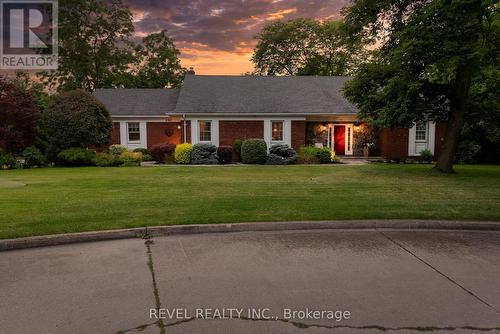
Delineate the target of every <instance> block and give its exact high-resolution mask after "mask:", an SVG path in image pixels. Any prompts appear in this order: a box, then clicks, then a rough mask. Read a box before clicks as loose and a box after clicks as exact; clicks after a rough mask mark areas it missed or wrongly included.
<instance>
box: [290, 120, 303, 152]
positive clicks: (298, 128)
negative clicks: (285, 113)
mask: <svg viewBox="0 0 500 334" xmlns="http://www.w3.org/2000/svg"><path fill="white" fill-rule="evenodd" d="M305 144H306V122H304V121H292V147H293V149H294V150H296V151H298V150H299V149H300V147H301V146H304V145H305Z"/></svg>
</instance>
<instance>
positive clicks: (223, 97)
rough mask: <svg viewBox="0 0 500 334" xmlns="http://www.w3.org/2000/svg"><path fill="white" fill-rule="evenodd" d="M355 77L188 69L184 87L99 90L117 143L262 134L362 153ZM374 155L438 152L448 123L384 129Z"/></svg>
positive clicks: (271, 140)
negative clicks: (347, 86)
mask: <svg viewBox="0 0 500 334" xmlns="http://www.w3.org/2000/svg"><path fill="white" fill-rule="evenodd" d="M347 80H349V78H348V77H313V76H296V77H271V76H268V77H266V76H198V75H188V76H186V79H185V81H184V84H183V86H182V88H181V89H98V90H96V92H95V96H96V97H97V99H98V100H100V101H101V102H102V103H104V105H105V106H106V107H107V109H108V110H109V112H110V114H111V116H112V118H113V122H114V123H113V125H114V126H113V137H112V140H113V144H122V145H124V146H126V147H128V148H130V149H133V148H139V147H140V148H151V147H152V146H153V145H155V144H159V143H173V144H179V143H183V142H189V143H193V144H196V143H202V142H203V143H204V142H209V143H212V144H214V145H216V146H231V145H232V144H233V143H234V141H235V140H236V139H245V138H262V139H264V140H265V141H266V143H267V145H268V147H269V146H271V145H273V144H278V143H286V144H288V145H290V146H291V147H293V148H294V149H296V150H298V149H299V148H300V146H302V145H316V146H323V147H329V148H333V149H334V150H335V152H336V153H337V155H347V156H349V155H361V154H363V151H362V147H360V145H359V143H360V140H358V138H359V137H360V133H362V132H363V131H365V128H366V127H367V125H365V124H363V123H361V122H359V120H358V119H357V109H356V107H355V106H354V105H352V104H351V103H349V102H348V101H347V100H346V99H345V98H344V97H343V95H342V87H343V85H344V83H345V82H346V81H347ZM372 132H373V133H375V135H374V136H373V137H374V138H373V140H374V142H375V143H376V145H374V146H373V147H372V148H371V154H372V155H381V156H383V157H386V158H390V159H405V158H407V157H411V156H418V155H419V154H420V152H421V151H422V150H426V149H428V150H430V151H431V152H432V153H437V152H439V146H440V143H441V141H442V137H443V136H444V127H443V125H442V124H437V125H436V123H434V122H427V123H423V124H419V125H418V126H417V125H416V126H414V127H413V128H410V129H377V130H376V131H372Z"/></svg>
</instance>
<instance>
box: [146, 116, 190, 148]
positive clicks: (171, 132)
mask: <svg viewBox="0 0 500 334" xmlns="http://www.w3.org/2000/svg"><path fill="white" fill-rule="evenodd" d="M179 126H180V127H181V128H180V129H179ZM147 129H148V148H151V147H152V146H154V145H156V144H162V143H171V144H176V145H177V144H180V143H182V123H170V122H169V123H167V122H148V123H147Z"/></svg>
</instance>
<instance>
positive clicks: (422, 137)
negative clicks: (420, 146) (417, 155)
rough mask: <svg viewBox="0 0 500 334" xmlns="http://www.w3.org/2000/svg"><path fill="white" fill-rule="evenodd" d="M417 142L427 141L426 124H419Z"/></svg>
mask: <svg viewBox="0 0 500 334" xmlns="http://www.w3.org/2000/svg"><path fill="white" fill-rule="evenodd" d="M415 140H417V141H426V140H427V125H426V124H425V123H421V124H417V126H416V131H415Z"/></svg>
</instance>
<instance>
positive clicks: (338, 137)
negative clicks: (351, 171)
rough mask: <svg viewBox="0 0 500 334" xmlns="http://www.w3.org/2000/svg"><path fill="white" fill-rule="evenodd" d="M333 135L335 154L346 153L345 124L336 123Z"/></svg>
mask: <svg viewBox="0 0 500 334" xmlns="http://www.w3.org/2000/svg"><path fill="white" fill-rule="evenodd" d="M333 137H334V139H335V144H334V150H335V154H337V155H345V125H335V128H334V131H333Z"/></svg>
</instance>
